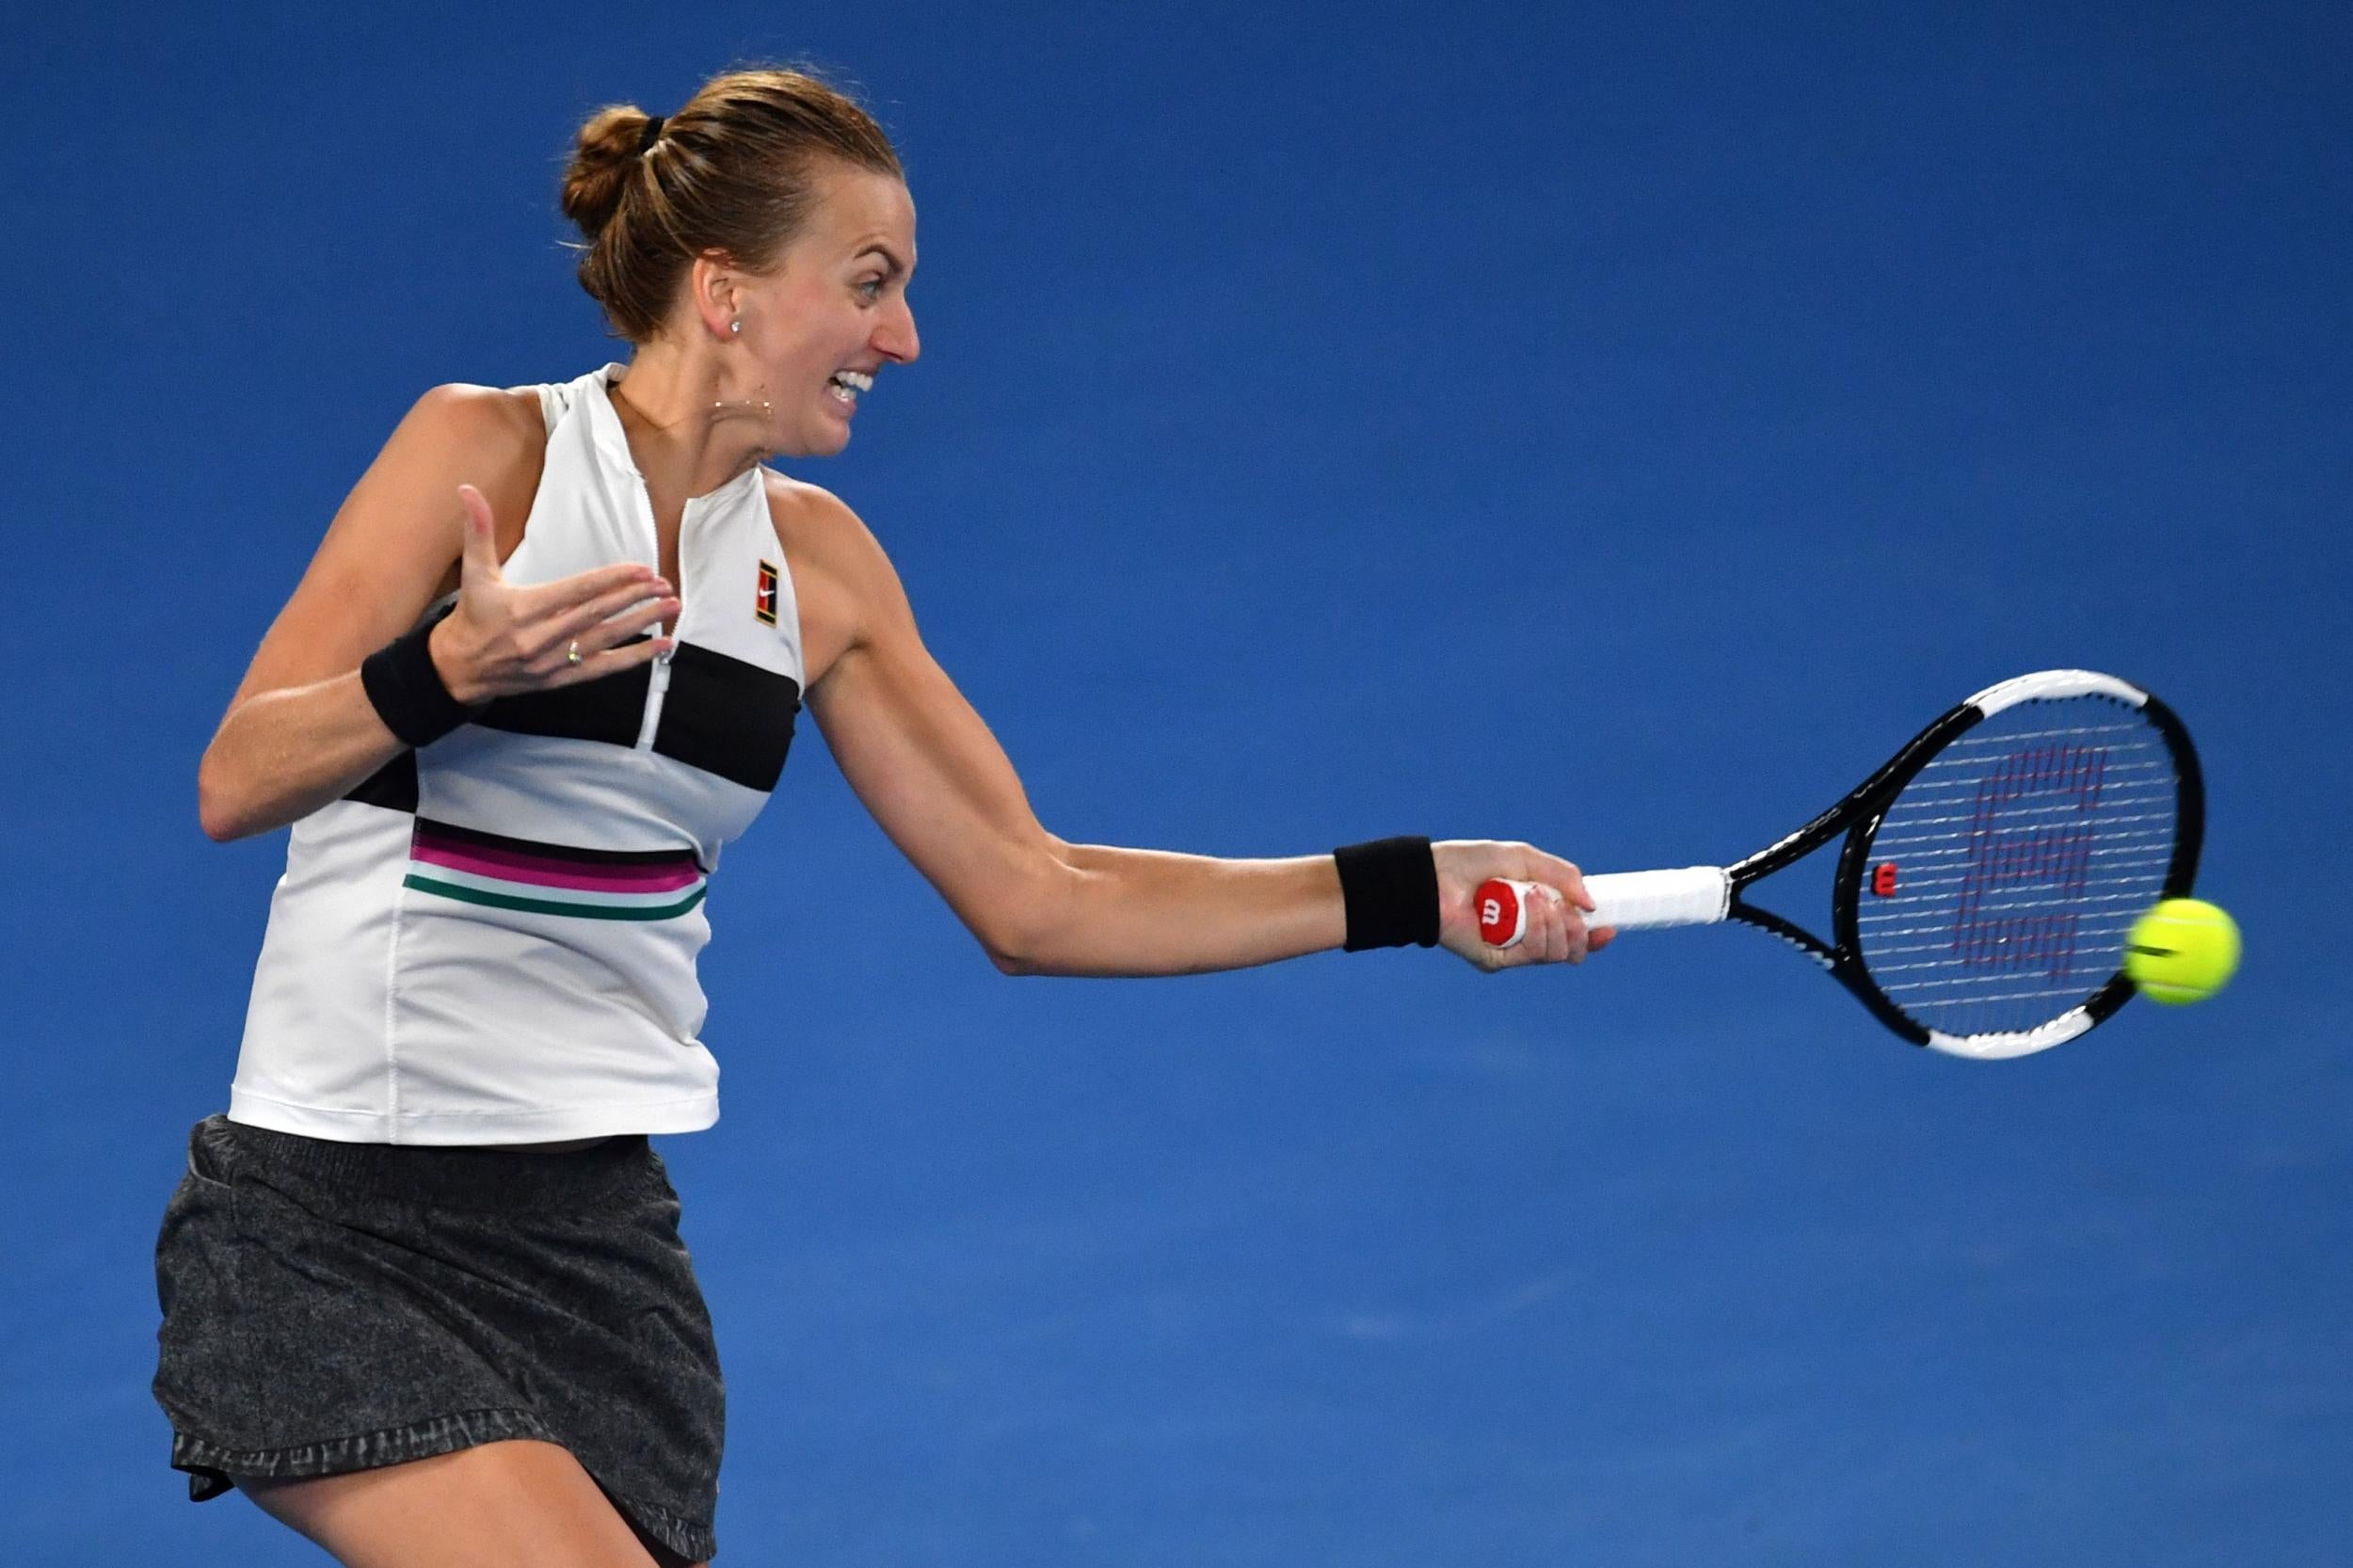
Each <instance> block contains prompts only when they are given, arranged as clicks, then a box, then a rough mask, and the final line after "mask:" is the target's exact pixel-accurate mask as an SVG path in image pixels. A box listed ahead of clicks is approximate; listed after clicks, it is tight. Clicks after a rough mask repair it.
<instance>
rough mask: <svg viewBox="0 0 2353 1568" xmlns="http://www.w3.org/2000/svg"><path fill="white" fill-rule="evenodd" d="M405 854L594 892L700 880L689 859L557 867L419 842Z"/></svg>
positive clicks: (660, 889) (473, 847)
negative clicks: (671, 861) (639, 864)
mask: <svg viewBox="0 0 2353 1568" xmlns="http://www.w3.org/2000/svg"><path fill="white" fill-rule="evenodd" d="M408 858H409V859H411V860H422V861H424V862H425V863H426V864H427V865H433V866H447V867H449V868H450V869H451V870H452V871H460V872H472V873H473V874H474V875H476V876H489V877H496V878H498V879H499V880H500V881H502V882H520V883H529V884H531V885H533V886H535V887H540V888H577V889H579V890H581V891H583V892H596V893H664V892H670V891H672V890H674V889H676V888H692V887H693V886H695V884H696V883H697V882H700V881H701V880H702V879H703V875H702V872H700V871H698V870H696V867H695V864H694V862H693V861H692V860H689V861H687V863H686V864H684V865H679V864H676V863H672V864H669V865H662V864H659V863H656V864H652V865H643V866H623V865H612V866H591V865H588V864H585V863H584V862H581V861H573V862H571V863H570V864H568V865H561V866H559V865H557V864H555V863H554V862H552V861H549V860H545V859H542V858H540V857H538V856H526V855H517V854H515V853H513V852H511V851H508V850H498V849H488V848H485V847H483V846H481V845H479V844H469V845H467V846H466V847H464V848H463V849H460V848H458V847H456V845H452V844H432V843H424V842H418V843H415V844H412V845H411V846H410V847H409V851H408Z"/></svg>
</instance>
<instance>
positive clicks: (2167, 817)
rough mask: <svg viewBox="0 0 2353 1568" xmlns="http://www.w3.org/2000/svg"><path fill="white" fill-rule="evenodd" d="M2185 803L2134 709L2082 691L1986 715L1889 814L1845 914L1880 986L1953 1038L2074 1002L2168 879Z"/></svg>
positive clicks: (2028, 1019) (2108, 966) (2003, 1027)
mask: <svg viewBox="0 0 2353 1568" xmlns="http://www.w3.org/2000/svg"><path fill="white" fill-rule="evenodd" d="M2179 805H2180V801H2179V783H2178V779H2177V776H2176V767H2175V763H2174V760H2173V755H2172V751H2171V748H2170V747H2169V745H2168V744H2167V743H2166V740H2165V737H2164V735H2163V733H2162V732H2161V731H2159V730H2158V729H2157V728H2156V727H2155V726H2154V725H2153V723H2152V722H2151V721H2150V720H2149V719H2148V718H2147V717H2146V716H2145V715H2143V714H2142V713H2141V712H2140V711H2139V710H2138V709H2136V708H2133V707H2131V706H2129V705H2127V704H2124V703H2121V702H2119V701H2116V700H2114V699H2112V698H2108V697H2104V696H2077V697H2065V698H2058V699H2053V700H2047V701H2040V702H2027V703H2022V704H2020V705H2019V706H2017V707H2015V708H2011V709H2007V710H2005V711H2004V712H2000V713H1997V714H1995V715H1993V717H1992V718H1990V719H1988V720H1986V721H1985V722H1984V723H1983V724H1981V725H1979V726H1977V728H1975V729H1972V730H1970V731H1969V732H1968V733H1966V734H1964V735H1963V736H1961V738H1960V739H1959V740H1957V741H1956V742H1954V743H1953V744H1951V745H1949V746H1947V747H1946V748H1945V750H1944V751H1942V752H1940V753H1939V754H1938V755H1937V756H1936V757H1935V758H1933V759H1931V760H1929V763H1928V764H1927V765H1926V766H1925V767H1923V768H1922V769H1921V770H1920V772H1919V773H1918V774H1917V775H1915V776H1914V777H1913V780H1912V781H1911V782H1910V783H1909V784H1907V785H1906V786H1905V788H1904V789H1903V791H1902V792H1900V793H1899V794H1898V795H1897V797H1896V799H1895V800H1894V802H1892V803H1891V804H1890V806H1889V807H1888V808H1887V810H1886V811H1885V812H1884V813H1882V815H1881V821H1880V825H1879V829H1878V831H1877V832H1876V833H1875V834H1874V835H1873V837H1872V840H1871V843H1870V855H1869V856H1868V862H1869V863H1868V864H1867V865H1866V866H1865V869H1864V873H1863V875H1864V881H1863V887H1862V888H1861V890H1860V892H1859V895H1858V908H1857V912H1856V916H1855V921H1856V929H1857V941H1858V944H1859V946H1860V948H1861V954H1860V956H1861V957H1862V959H1863V961H1864V964H1865V968H1868V969H1869V971H1870V973H1871V976H1872V979H1873V982H1874V984H1877V985H1878V986H1879V988H1880V990H1881V992H1882V993H1884V994H1885V995H1886V996H1887V998H1888V999H1889V1000H1891V1001H1893V1002H1894V1003H1895V1004H1896V1005H1897V1007H1899V1008H1901V1009H1902V1010H1903V1011H1904V1012H1905V1013H1907V1014H1909V1015H1911V1016H1913V1018H1914V1019H1915V1020H1916V1021H1918V1022H1919V1023H1921V1024H1923V1025H1925V1026H1926V1027H1928V1028H1930V1029H1934V1030H1939V1031H1942V1032H1945V1033H1947V1034H1955V1035H1967V1034H1981V1033H1999V1032H2011V1031H2024V1030H2029V1029H2032V1028H2034V1027H2036V1026H2037V1025H2039V1024H2041V1023H2043V1022H2046V1021H2048V1020H2049V1019H2050V1018H2052V1017H2054V1016H2057V1015H2058V1014H2060V1013H2063V1012H2065V1011H2067V1010H2068V1009H2069V1008H2071V1007H2073V1005H2075V1004H2076V1003H2078V1002H2081V1001H2082V1000H2085V999H2086V998H2087V997H2089V995H2090V994H2091V993H2093V992H2094V991H2096V990H2098V989H2099V988H2100V987H2101V986H2102V985H2105V984H2106V983H2107V982H2108V980H2109V979H2110V977H2112V976H2113V975H2114V973H2115V972H2116V969H2117V968H2118V965H2119V963H2120V962H2121V955H2122V950H2123V942H2124V932H2125V930H2126V928H2127V927H2129V926H2130V925H2131V923H2132V921H2133V920H2134V919H2135V918H2136V917H2137V916H2138V915H2139V914H2140V912H2141V911H2142V910H2144V909H2146V908H2147V907H2148V906H2149V905H2150V904H2153V903H2154V902H2155V901H2156V899H2157V897H2158V896H2159V894H2160V893H2161V891H2162V889H2163V888H2164V884H2165V878H2166V875H2167V872H2168V871H2169V868H2170V866H2171V863H2172V852H2173V843H2174V839H2175V835H2176V832H2177V829H2178V825H2179V816H2180V811H2179Z"/></svg>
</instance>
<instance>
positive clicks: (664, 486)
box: [608, 341, 772, 500]
mask: <svg viewBox="0 0 2353 1568" xmlns="http://www.w3.org/2000/svg"><path fill="white" fill-rule="evenodd" d="M727 371H728V367H726V366H724V365H722V364H721V363H720V362H719V358H718V356H716V355H713V354H708V353H703V354H697V353H694V352H691V351H689V350H685V349H680V348H678V347H676V346H674V345H672V344H667V343H663V342H658V341H657V342H654V343H649V344H643V345H641V346H640V347H639V348H638V350H637V353H636V355H635V356H634V357H633V358H632V360H630V362H629V368H628V371H627V372H626V373H625V374H624V376H622V378H621V380H620V381H619V382H617V383H616V384H614V385H613V386H611V387H610V388H609V389H608V393H609V395H610V396H611V398H612V402H613V408H614V411H615V412H616V413H617V414H619V415H620V416H621V428H622V429H623V430H624V431H626V432H627V433H628V436H629V446H630V451H631V453H632V455H633V456H635V457H636V459H637V471H638V472H640V473H642V474H644V475H645V477H646V483H647V485H648V487H649V488H654V489H657V490H660V491H663V492H665V493H667V494H670V495H673V496H677V497H679V498H680V499H681V500H682V499H683V498H684V497H686V496H696V495H708V494H710V493H711V492H712V490H715V489H717V488H719V487H720V486H722V485H725V484H726V483H727V482H728V480H730V479H733V478H735V477H736V476H737V475H738V474H741V473H743V472H744V471H745V470H746V469H749V468H750V467H751V466H752V465H753V464H755V463H757V462H760V460H761V459H762V458H764V457H767V456H770V455H771V449H770V447H769V446H768V444H767V443H768V441H769V440H770V439H771V438H770V436H769V430H770V427H771V424H772V416H771V412H770V409H769V407H768V401H767V397H768V393H767V389H766V388H764V387H757V388H749V389H746V388H744V387H739V386H736V385H734V384H733V383H734V382H735V380H736V377H734V376H729V375H728V374H727Z"/></svg>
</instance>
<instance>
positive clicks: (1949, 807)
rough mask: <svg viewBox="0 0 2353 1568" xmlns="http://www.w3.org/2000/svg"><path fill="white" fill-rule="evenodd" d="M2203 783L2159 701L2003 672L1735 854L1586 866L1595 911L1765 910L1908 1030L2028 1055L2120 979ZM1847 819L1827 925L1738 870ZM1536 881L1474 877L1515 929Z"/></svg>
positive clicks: (2061, 678) (2099, 1008) (2104, 680)
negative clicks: (1676, 866)
mask: <svg viewBox="0 0 2353 1568" xmlns="http://www.w3.org/2000/svg"><path fill="white" fill-rule="evenodd" d="M2204 826H2205V787H2204V784H2203V782H2202V781H2201V776H2200V775H2199V771H2198V753H2197V751H2196V750H2195V749H2194V748H2192V746H2191V745H2190V741H2189V732H2188V731H2187V730H2186V729H2185V728H2183V727H2182V721H2181V720H2180V719H2179V718H2177V717H2175V716H2174V713H2173V711H2172V710H2171V709H2169V708H2168V707H2167V706H2166V705H2165V704H2164V703H2162V702H2160V701H2158V700H2157V699H2156V698H2155V697H2153V696H2150V695H2149V694H2148V693H2147V692H2144V691H2142V690H2141V689H2140V688H2139V687H2137V686H2135V685H2132V684H2130V683H2129V682H2127V681H2123V680H2117V679H2116V678H2115V677H2114V676H2110V675H2098V674H2094V673H2093V672H2092V671H2089V670H2042V671H2040V672H2038V673H2036V674H2033V675H2022V676H2019V677H2017V678H2016V679H2015V680H2005V681H2003V682H2002V683H2001V684H2000V685H1998V686H1989V687H1988V688H1986V689H1985V690H1984V691H1982V692H1979V693H1978V694H1977V696H1973V697H1971V698H1970V699H1969V700H1968V701H1966V702H1964V703H1961V705H1960V706H1959V707H1957V708H1955V709H1953V710H1952V711H1951V712H1948V713H1945V715H1944V716H1943V717H1941V718H1939V719H1938V720H1937V721H1936V722H1935V723H1934V724H1931V725H1929V727H1928V728H1926V729H1923V730H1922V731H1920V733H1919V734H1917V735H1915V736H1913V739H1912V741H1911V743H1910V744H1907V745H1906V746H1905V747H1904V748H1903V749H1902V750H1901V751H1898V752H1897V753H1896V755H1895V756H1894V757H1892V758H1890V759H1889V760H1888V761H1887V763H1886V765H1885V766H1883V767H1881V769H1880V770H1879V771H1878V772H1877V773H1875V774H1873V775H1872V776H1870V777H1868V778H1866V779H1865V780H1864V781H1863V782H1862V783H1861V784H1859V785H1857V786H1856V787H1855V789H1854V791H1853V792H1852V793H1850V794H1849V795H1848V796H1847V798H1846V799H1844V800H1842V801H1840V802H1839V803H1838V804H1837V805H1835V806H1833V807H1832V808H1830V809H1829V810H1827V811H1825V812H1823V813H1822V814H1821V815H1820V816H1818V817H1817V818H1815V819H1814V820H1813V821H1812V822H1810V823H1808V824H1805V826H1803V827H1801V828H1800V829H1798V831H1797V832H1795V833H1792V834H1791V835H1789V837H1787V838H1786V839H1784V840H1781V841H1780V842H1779V843H1777V844H1774V845H1772V846H1771V847H1770V848H1768V849H1763V850H1759V851H1758V852H1757V853H1756V854H1754V855H1752V856H1749V857H1748V858H1747V859H1745V860H1742V861H1740V862H1739V863H1738V864H1737V865H1733V866H1724V867H1717V866H1690V867H1686V868H1684V869H1683V870H1680V871H1659V872H1617V873H1614V874H1604V875H1600V876H1588V877H1586V878H1585V888H1586V891H1588V892H1589V893H1591V894H1592V895H1593V901H1594V904H1596V905H1597V907H1596V908H1595V909H1594V910H1593V912H1592V913H1591V914H1589V915H1587V916H1586V917H1585V924H1586V926H1587V927H1588V928H1589V929H1590V928H1598V927H1601V926H1616V927H1617V928H1618V929H1619V930H1621V931H1629V930H1644V929H1648V928H1651V927H1655V926H1670V925H1713V924H1715V923H1717V922H1718V921H1721V920H1740V921H1743V922H1745V923H1747V924H1749V925H1753V926H1755V927H1757V928H1758V929H1760V930H1763V931H1768V932H1770V933H1771V934H1772V935H1773V936H1779V937H1780V938H1782V939H1783V940H1784V941H1785V942H1788V943H1790V944H1791V945H1793V946H1794V947H1796V948H1798V949H1799V950H1800V951H1801V952H1804V953H1805V954H1806V955H1807V956H1808V957H1810V958H1812V959H1813V960H1814V961H1815V962H1816V963H1817V964H1819V965H1821V966H1822V968H1825V969H1827V970H1829V971H1830V974H1831V978H1832V979H1833V980H1836V981H1838V982H1839V983H1840V984H1843V985H1845V986H1846V987H1847V989H1848V990H1849V991H1851V992H1853V993H1854V994H1855V996H1856V997H1857V998H1858V999H1859V1000H1861V1001H1862V1002H1863V1005H1864V1006H1865V1007H1867V1008H1869V1009H1870V1010H1871V1014H1872V1016H1875V1017H1877V1018H1878V1019H1879V1020H1880V1021H1881V1023H1883V1024H1885V1025H1886V1026H1887V1027H1888V1028H1890V1029H1892V1030H1894V1031H1895V1032H1897V1034H1900V1035H1902V1036H1903V1037H1904V1038H1905V1039H1907V1040H1910V1041H1911V1042H1912V1043H1913V1044H1914V1045H1919V1046H1929V1047H1932V1048H1935V1049H1937V1050H1941V1051H1946V1052H1949V1053H1951V1054H1952V1055H1955V1056H1967V1057H1975V1058H1977V1059H1979V1060H1994V1059H1999V1058H2003V1057H2010V1056H2024V1055H2026V1054H2027V1053H2029V1052H2031V1051H2038V1050H2043V1049H2047V1048H2050V1047H2052V1046H2056V1045H2058V1044H2061V1043H2062V1042H2064V1041H2068V1040H2072V1039H2073V1038H2075V1036H2077V1035H2078V1034H2081V1033H2083V1032H2085V1031H2086V1030H2089V1029H2090V1028H2091V1027H2092V1026H2093V1025H2094V1024H2097V1023H2099V1022H2100V1021H2101V1020H2102V1019H2104V1018H2105V1017H2107V1016H2109V1015H2110V1014H2112V1013H2114V1012H2115V1011H2116V1010H2117V1009H2118V1008H2119V1007H2121V1006H2122V1005H2123V1004H2124V1003H2125V1001H2126V1000H2129V999H2130V998H2131V996H2132V994H2133V983H2132V982H2131V981H2130V980H2128V979H2126V978H2125V976H2124V974H2123V971H2122V968H2121V964H2122V961H2123V952H2124V934H2125V931H2126V930H2127V928H2129V927H2130V926H2131V924H2132V922H2133V921H2134V920H2135V919H2137V917H2138V916H2139V915H2140V914H2141V913H2142V912H2143V911H2145V910H2146V909H2148V908H2149V907H2150V905H2152V904H2155V903H2156V902H2157V901H2158V900H2159V899H2163V898H2178V897H2182V896H2184V895H2185V894H2187V893H2188V892H2189V890H2190V884H2191V883H2192V882H2193V881H2194V880H2195V879H2196V877H2197V874H2198V848H2199V840H2200V838H2201V834H2202V833H2203V831H2204ZM1841 834H1844V835H1845V836H1846V842H1845V843H1844V844H1843V845H1842V846H1841V847H1840V849H1839V852H1838V869H1837V874H1836V877H1835V880H1834V881H1833V884H1832V891H1831V911H1830V917H1831V932H1832V936H1833V940H1832V941H1829V942H1825V941H1823V940H1822V939H1821V938H1820V937H1818V936H1815V935H1814V934H1813V933H1812V932H1810V931H1807V930H1805V929H1804V928H1803V927H1801V926H1800V925H1798V924H1796V923H1795V922H1794V921H1791V920H1785V919H1784V918H1783V917H1781V916H1779V915H1776V914H1774V913H1773V912H1772V911H1771V910H1769V909H1760V908H1758V907H1757V906H1756V905H1755V904H1751V903H1750V902H1749V901H1748V898H1747V894H1748V890H1749V889H1750V888H1752V887H1753V885H1754V884H1755V883H1756V882H1757V881H1758V880H1759V879H1761V878H1764V877H1767V876H1770V875H1771V874H1772V873H1773V872H1777V871H1780V870H1782V869H1783V868H1784V867H1786V866H1788V865H1790V864H1792V863H1793V862H1795V861H1797V860H1799V859H1801V858H1802V857H1803V856H1807V855H1810V854H1812V853H1813V852H1814V851H1815V850H1817V849H1819V848H1821V847H1822V846H1823V845H1825V844H1827V843H1829V842H1830V841H1831V840H1833V839H1835V838H1837V837H1839V836H1840V835H1841ZM1534 888H1535V885H1534V884H1532V883H1527V882H1513V881H1506V880H1502V879H1497V880H1493V881H1489V882H1486V883H1482V884H1481V886H1480V888H1479V889H1478V892H1477V893H1476V894H1475V895H1474V896H1475V899H1476V902H1477V907H1478V912H1479V916H1480V934H1481V936H1483V937H1484V938H1485V939H1486V940H1487V941H1488V942H1489V943H1490V944H1492V945H1494V946H1497V947H1509V946H1511V945H1512V944H1513V943H1514V942H1516V941H1518V940H1519V938H1520V936H1522V935H1523V934H1524V933H1525V932H1526V930H1527V923H1528V906H1527V900H1528V898H1529V895H1530V894H1531V893H1532V892H1533V891H1534Z"/></svg>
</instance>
